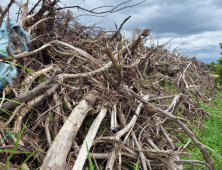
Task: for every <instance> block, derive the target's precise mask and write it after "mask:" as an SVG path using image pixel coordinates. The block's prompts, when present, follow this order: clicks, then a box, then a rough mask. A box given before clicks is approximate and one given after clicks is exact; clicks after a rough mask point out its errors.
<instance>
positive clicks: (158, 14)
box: [1, 0, 222, 62]
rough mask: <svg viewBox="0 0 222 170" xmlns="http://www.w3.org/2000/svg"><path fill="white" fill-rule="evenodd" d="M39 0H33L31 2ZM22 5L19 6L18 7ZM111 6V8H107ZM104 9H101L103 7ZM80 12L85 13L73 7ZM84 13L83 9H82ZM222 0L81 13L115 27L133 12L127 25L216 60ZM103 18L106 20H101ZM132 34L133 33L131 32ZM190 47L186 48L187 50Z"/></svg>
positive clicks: (100, 1)
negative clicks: (99, 14)
mask: <svg viewBox="0 0 222 170" xmlns="http://www.w3.org/2000/svg"><path fill="white" fill-rule="evenodd" d="M34 2H37V0H31V3H32V4H33V3H34ZM62 2H63V3H64V4H65V5H67V6H71V5H79V6H81V7H83V8H86V9H93V8H95V7H98V6H103V5H113V6H115V5H117V4H119V3H122V2H125V1H124V0H119V1H116V0H106V1H104V0H85V1H84V2H83V0H75V1H73V0H62ZM138 2H140V0H132V1H130V2H129V3H127V4H124V5H122V6H119V8H117V9H120V8H121V7H124V6H126V5H133V4H137V3H138ZM7 3H8V0H2V1H1V4H2V5H3V6H6V5H7ZM61 5H62V4H61ZM17 8H18V7H17ZM106 9H109V8H106ZM103 10H104V9H100V10H99V11H103ZM14 11H17V10H16V6H15V5H14V7H13V9H11V10H10V13H11V16H13V18H16V14H15V12H14ZM73 11H74V12H76V13H79V12H80V13H82V12H81V11H78V10H77V9H73ZM82 14H83V13H82ZM221 14H222V1H221V0H186V1H178V0H167V1H166V0H147V1H145V2H144V3H142V4H140V5H138V6H135V7H133V8H127V9H123V10H121V11H119V12H116V13H112V14H110V15H108V16H107V17H106V18H98V17H86V16H84V17H79V19H80V22H82V23H83V24H86V25H93V24H94V23H99V24H98V25H97V26H100V27H102V28H105V29H112V30H114V29H115V25H114V22H113V21H115V22H116V23H117V25H118V26H119V25H120V24H121V23H122V21H123V20H124V19H125V18H126V17H128V16H129V15H131V18H130V20H129V21H127V22H126V23H125V25H124V27H123V30H124V29H128V30H132V29H135V28H140V29H145V28H154V30H153V31H152V35H153V37H154V38H155V39H157V38H158V40H159V42H160V43H165V42H167V41H168V40H169V39H171V38H173V37H175V39H174V40H173V41H172V42H171V43H170V44H169V45H170V46H172V48H175V47H176V46H178V45H180V44H181V43H183V42H185V43H186V44H185V45H184V46H182V47H181V48H182V49H189V52H188V54H190V55H191V56H193V55H196V57H197V58H199V59H200V60H202V61H204V62H209V61H213V60H214V61H216V60H217V59H219V58H220V57H221V55H220V51H222V50H220V48H219V42H222V38H221V37H222V18H221ZM101 21H102V22H101ZM100 22H101V23H100ZM128 34H129V33H128ZM184 51H186V50H184Z"/></svg>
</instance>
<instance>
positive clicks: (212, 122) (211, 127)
mask: <svg viewBox="0 0 222 170" xmlns="http://www.w3.org/2000/svg"><path fill="white" fill-rule="evenodd" d="M220 95H221V96H222V93H220ZM214 101H215V102H216V108H217V110H215V109H213V108H210V107H207V108H206V109H205V110H206V111H208V112H209V113H212V114H213V115H214V116H209V117H208V118H206V119H205V126H206V127H208V128H202V129H201V131H200V132H199V134H200V136H201V138H202V140H203V143H205V144H206V145H207V146H208V147H210V148H211V149H213V150H214V151H216V152H217V153H218V154H219V155H220V156H222V145H221V143H222V99H219V98H215V100H214ZM201 106H202V107H204V105H203V104H202V105H201ZM218 116H220V118H218ZM210 153H211V155H212V157H213V158H214V159H215V167H216V169H217V170H220V169H221V167H222V159H220V158H219V157H218V156H216V155H215V154H214V153H213V152H211V151H210Z"/></svg>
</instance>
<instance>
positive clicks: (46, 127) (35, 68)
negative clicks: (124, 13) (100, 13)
mask: <svg viewBox="0 0 222 170" xmlns="http://www.w3.org/2000/svg"><path fill="white" fill-rule="evenodd" d="M58 2H59V0H54V1H41V0H39V1H38V3H37V4H36V5H34V7H33V8H31V9H30V10H29V9H28V1H26V2H25V4H21V8H22V14H21V16H20V19H19V20H18V23H19V24H20V25H21V26H22V27H23V28H24V29H26V30H27V32H29V33H30V34H31V36H32V37H33V39H32V42H31V45H30V51H29V52H24V53H18V54H12V53H11V56H10V57H8V58H7V59H4V58H2V59H1V60H2V61H5V62H8V61H12V62H13V63H16V67H17V69H18V76H17V78H16V80H15V87H12V86H7V87H6V88H5V89H4V91H3V92H2V97H1V103H0V107H1V110H0V113H1V122H0V123H1V126H2V128H1V137H2V138H3V136H6V135H7V134H12V136H13V137H12V139H6V140H2V142H1V145H0V149H5V150H10V149H12V148H13V147H14V145H15V141H16V139H18V138H19V134H20V132H21V131H22V129H24V131H23V133H22V134H21V138H20V140H19V143H18V146H17V147H16V150H18V151H23V152H28V153H14V154H13V156H12V158H11V160H10V167H11V169H16V168H17V167H18V166H19V165H20V164H21V163H22V162H23V161H24V160H25V159H26V158H27V157H28V156H30V154H31V153H32V152H34V151H35V150H36V149H37V148H38V149H37V151H36V152H35V153H34V154H33V155H31V157H30V158H29V160H28V161H27V162H26V163H25V164H24V165H23V167H24V166H25V168H27V169H33V168H34V169H37V168H40V169H41V170H43V169H51V170H56V169H57V170H58V169H60V170H65V169H73V170H81V169H83V167H84V166H85V167H87V166H88V160H87V159H88V152H87V146H88V148H89V152H90V156H91V158H92V160H93V161H94V163H95V162H96V163H95V168H97V169H132V167H131V166H130V165H132V166H133V165H134V163H135V162H136V161H137V160H138V158H139V164H140V165H141V168H142V169H145V170H146V169H173V170H177V169H183V167H184V166H183V165H184V164H193V165H199V164H204V165H205V166H206V167H207V168H208V169H214V164H213V162H212V159H211V156H210V154H209V152H208V150H207V149H206V147H205V146H204V145H202V144H201V143H200V142H199V141H198V140H197V137H196V136H195V135H194V133H193V132H192V131H191V129H190V128H191V127H192V126H199V124H200V123H201V122H197V121H195V120H194V119H193V117H199V120H203V119H204V117H205V116H207V115H208V114H209V113H207V112H205V111H204V110H203V109H202V108H200V103H204V102H209V101H210V100H212V95H214V94H215V93H216V88H217V87H216V85H215V84H214V79H213V78H212V77H211V76H210V74H209V67H208V66H207V65H205V64H204V63H202V62H200V61H199V60H198V59H196V58H189V57H188V56H186V55H184V54H180V53H176V52H170V51H168V50H167V49H166V48H165V46H166V45H167V43H166V44H163V45H158V46H157V45H155V43H154V40H153V38H152V36H151V34H150V32H151V31H152V29H145V30H142V31H141V30H138V29H136V30H134V33H133V35H132V37H131V38H130V39H127V38H126V37H125V36H124V34H123V33H122V32H121V31H120V30H121V28H122V26H123V24H124V23H125V22H126V21H127V20H128V19H129V18H127V19H126V20H125V21H124V22H123V24H122V25H120V27H119V28H117V30H116V31H106V30H104V29H102V28H98V27H95V25H93V26H88V27H87V26H84V25H81V24H80V23H79V22H78V21H77V20H76V18H75V17H73V16H75V15H73V14H72V12H71V11H70V10H65V9H63V8H61V7H58ZM38 6H39V7H38ZM37 7H38V8H37ZM35 8H36V9H35ZM18 48H19V47H18ZM3 118H4V119H3ZM26 122H27V124H26ZM188 125H189V126H188ZM170 132H175V133H170ZM179 132H183V133H186V134H187V137H188V138H190V141H193V143H194V144H195V145H196V146H197V147H198V148H199V150H200V151H201V152H202V154H203V157H204V159H205V162H203V161H200V160H195V161H194V160H181V159H180V156H181V155H188V156H190V154H189V153H186V152H184V151H183V150H184V149H185V147H186V146H187V145H189V143H190V141H189V142H188V143H187V145H186V146H185V147H182V148H181V147H179V146H177V145H175V143H176V142H177V141H178V139H177V137H176V135H175V134H176V133H179ZM0 155H1V156H0V160H1V162H6V160H7V158H8V156H9V154H8V153H5V152H1V154H0ZM123 160H124V161H123Z"/></svg>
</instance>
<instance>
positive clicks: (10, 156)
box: [3, 115, 31, 170]
mask: <svg viewBox="0 0 222 170" xmlns="http://www.w3.org/2000/svg"><path fill="white" fill-rule="evenodd" d="M30 116H31V115H30ZM30 116H29V117H30ZM28 120H29V118H28V119H27V120H26V122H25V125H24V126H23V128H22V131H21V132H20V133H19V135H18V138H17V141H16V143H15V146H14V147H13V149H12V152H11V154H10V155H9V157H8V160H7V162H6V164H5V166H4V168H3V170H6V168H7V166H8V164H9V161H10V159H11V158H12V155H13V153H14V152H15V150H16V147H17V146H18V143H19V140H20V138H21V136H22V133H23V131H24V130H25V127H26V124H27V123H28Z"/></svg>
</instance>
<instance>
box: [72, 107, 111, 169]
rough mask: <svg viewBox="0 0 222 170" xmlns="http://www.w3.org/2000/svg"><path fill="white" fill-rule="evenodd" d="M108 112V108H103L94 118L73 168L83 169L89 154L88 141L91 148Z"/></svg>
mask: <svg viewBox="0 0 222 170" xmlns="http://www.w3.org/2000/svg"><path fill="white" fill-rule="evenodd" d="M106 112H107V108H102V109H101V111H100V113H99V114H98V116H97V117H96V119H95V120H94V122H93V124H92V125H91V127H90V129H89V132H88V134H87V136H86V139H85V140H84V142H83V144H82V147H81V149H80V152H79V155H78V157H77V160H76V162H75V165H74V167H73V169H72V170H82V169H83V166H84V164H85V161H86V158H87V155H88V152H87V148H86V142H87V145H88V149H89V150H90V148H91V146H92V143H93V141H94V138H95V136H96V133H97V131H98V129H99V126H100V124H101V122H102V120H103V119H104V117H105V116H106Z"/></svg>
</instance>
